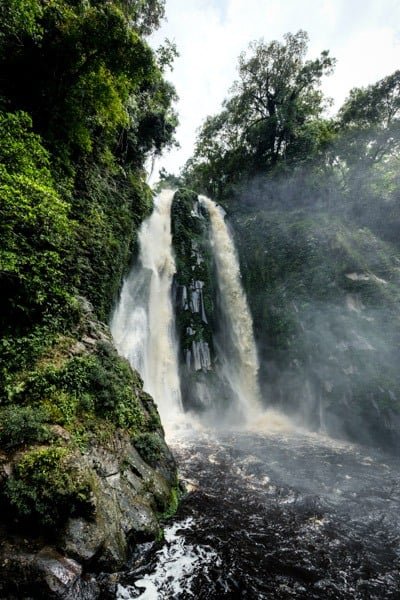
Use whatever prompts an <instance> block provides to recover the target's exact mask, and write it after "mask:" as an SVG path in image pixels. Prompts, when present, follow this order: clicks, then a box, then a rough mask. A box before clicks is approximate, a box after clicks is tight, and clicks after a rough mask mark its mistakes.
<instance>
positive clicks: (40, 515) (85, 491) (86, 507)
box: [5, 446, 92, 526]
mask: <svg viewBox="0 0 400 600" xmlns="http://www.w3.org/2000/svg"><path fill="white" fill-rule="evenodd" d="M5 494H6V497H7V498H8V501H9V503H10V504H11V506H12V508H13V509H14V510H15V512H16V513H17V515H18V516H19V517H20V518H25V517H34V518H35V519H36V520H37V522H38V523H40V524H41V525H47V526H49V525H55V524H59V523H61V522H63V521H65V520H66V519H67V518H68V517H69V516H70V515H71V514H74V513H82V512H83V513H85V514H87V513H88V512H91V511H92V505H91V486H90V483H89V480H88V477H87V476H85V473H84V472H83V471H82V470H80V469H79V468H78V467H77V466H76V465H74V464H73V461H72V456H71V455H70V454H69V452H68V450H67V449H66V448H62V447H56V446H51V447H46V448H35V449H32V450H30V451H28V452H26V453H25V454H24V455H23V456H22V458H21V459H20V461H19V462H18V463H17V465H16V466H15V468H14V472H13V474H12V476H11V477H10V478H9V479H8V481H7V483H6V489H5Z"/></svg>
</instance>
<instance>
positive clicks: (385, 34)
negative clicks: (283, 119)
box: [152, 0, 400, 172]
mask: <svg viewBox="0 0 400 600" xmlns="http://www.w3.org/2000/svg"><path fill="white" fill-rule="evenodd" d="M166 13H167V22H165V23H164V25H163V27H162V28H161V29H160V31H158V32H157V34H156V35H155V36H154V39H153V42H152V43H154V44H155V45H157V44H158V43H161V42H162V40H163V39H164V38H166V37H168V38H169V39H172V40H174V41H175V42H176V44H177V47H178V50H179V52H180V57H179V59H177V61H176V64H175V69H174V72H173V73H172V74H171V75H170V79H171V80H172V82H173V83H174V84H175V86H176V88H177V92H178V95H179V97H180V100H179V103H178V107H177V108H178V112H179V115H180V123H181V125H180V127H179V129H178V132H177V137H178V140H179V142H180V144H181V148H180V149H179V150H174V151H172V152H171V153H170V154H169V155H167V156H165V157H163V159H162V160H161V161H159V163H158V164H157V166H156V169H157V170H158V169H159V168H160V167H161V166H164V167H165V168H166V169H167V170H168V171H174V172H178V171H179V168H180V167H181V166H182V165H183V164H184V162H185V161H186V160H187V158H189V156H190V155H191V153H192V151H193V144H194V141H195V136H196V130H197V128H198V127H199V126H200V125H201V123H202V122H203V120H204V118H205V117H206V116H207V115H208V114H214V113H215V112H217V111H218V110H219V108H220V106H221V102H222V100H223V98H224V97H226V95H227V91H228V89H229V88H230V86H231V84H232V82H233V80H234V78H235V75H236V64H237V57H238V55H239V54H240V52H241V51H242V50H244V49H245V48H246V47H247V45H248V43H249V42H250V41H251V40H254V39H259V38H261V37H264V38H265V39H266V40H272V39H280V38H282V36H283V34H284V33H286V32H288V31H291V32H296V31H298V30H299V29H305V30H306V31H308V33H309V34H310V38H311V43H310V56H315V55H316V54H318V53H319V52H320V51H321V50H323V49H329V50H330V51H331V54H332V55H333V56H335V57H336V58H337V59H338V64H337V67H336V70H335V74H334V75H333V76H331V77H330V78H329V79H327V80H326V83H325V85H324V90H325V91H326V93H327V94H328V95H329V96H331V97H333V98H334V100H335V105H336V106H337V107H338V106H340V104H341V103H342V102H343V100H344V98H345V97H346V95H347V93H348V92H349V90H350V89H351V88H352V87H355V86H363V85H368V84H369V83H373V82H374V81H376V80H378V79H379V78H381V77H383V76H385V75H387V74H389V73H391V72H393V71H394V70H395V69H396V68H400V34H399V27H398V24H400V2H399V1H398V0H384V1H382V0H323V1H321V0H301V1H300V0H284V1H283V0H167V3H166Z"/></svg>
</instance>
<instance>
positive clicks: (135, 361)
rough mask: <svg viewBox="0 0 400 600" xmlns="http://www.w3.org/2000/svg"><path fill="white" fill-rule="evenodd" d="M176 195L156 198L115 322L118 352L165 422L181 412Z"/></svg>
mask: <svg viewBox="0 0 400 600" xmlns="http://www.w3.org/2000/svg"><path fill="white" fill-rule="evenodd" d="M172 199H173V192H172V191H170V190H166V191H164V192H162V193H161V194H160V195H159V196H158V197H157V198H156V200H155V205H154V210H153V213H152V215H151V216H150V217H149V218H148V219H147V220H146V221H144V222H143V224H142V226H141V228H140V232H139V248H140V253H139V260H138V264H137V265H135V266H134V268H133V269H132V271H131V273H130V275H129V277H128V278H127V280H126V281H125V283H124V285H123V288H122V292H121V298H120V301H119V303H118V306H117V308H116V310H115V312H114V315H113V318H112V321H111V331H112V334H113V337H114V340H115V343H116V346H117V348H118V350H119V351H120V352H121V354H122V355H123V356H126V358H128V360H129V361H130V363H131V364H132V366H133V367H134V368H135V369H137V370H138V371H139V373H140V374H141V376H142V377H143V381H144V389H145V390H146V391H147V392H149V394H151V395H152V396H153V397H154V398H155V400H156V402H157V404H158V408H159V411H160V413H161V417H162V419H163V422H164V423H165V422H167V421H171V420H173V419H174V417H175V416H176V415H177V414H178V413H180V412H181V397H180V384H179V375H178V362H177V347H176V341H175V336H174V316H173V308H172V302H171V284H172V278H173V276H174V273H175V262H174V257H173V253H172V240H171V204H172Z"/></svg>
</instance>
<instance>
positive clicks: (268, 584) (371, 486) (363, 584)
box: [117, 430, 400, 600]
mask: <svg viewBox="0 0 400 600" xmlns="http://www.w3.org/2000/svg"><path fill="white" fill-rule="evenodd" d="M172 448H173V450H174V452H175V455H176V457H177V459H178V461H179V465H180V469H181V474H182V476H183V477H184V478H185V479H186V480H187V483H188V489H189V490H190V491H189V493H188V494H187V495H186V497H185V498H184V499H183V502H182V504H181V507H180V509H179V511H178V514H177V515H176V516H175V518H174V521H173V522H172V523H170V524H169V525H168V526H167V528H166V530H165V542H164V543H163V544H159V545H157V544H155V545H153V546H151V545H150V546H142V547H140V548H138V549H137V551H136V554H135V556H134V557H133V559H132V563H131V567H130V572H129V573H128V574H127V575H126V576H125V577H124V579H123V580H122V581H121V583H120V586H119V588H118V593H117V598H119V599H120V600H121V599H131V598H141V599H142V600H162V599H177V600H180V599H181V600H186V599H189V598H193V599H196V600H201V599H203V600H206V599H207V600H215V599H218V598H231V599H241V598H244V599H252V600H256V599H257V600H258V599H259V600H262V599H272V598H281V599H289V598H297V599H303V600H311V599H320V598H324V599H332V600H333V599H343V600H348V599H357V600H367V599H368V600H373V599H376V600H383V599H384V600H395V599H396V600H398V599H399V598H400V483H399V482H400V468H399V465H398V464H397V462H396V461H394V460H391V459H388V458H387V457H385V456H382V455H380V454H376V453H375V454H368V453H366V451H365V450H363V449H362V448H360V447H357V446H353V445H350V444H345V443H339V442H334V441H332V440H330V439H329V438H324V437H321V436H313V435H307V434H305V433H302V434H300V433H296V431H290V430H288V431H286V432H256V431H253V432H247V433H246V432H243V431H242V432H230V433H228V432H226V433H225V434H222V433H221V432H220V433H219V434H218V435H213V434H212V433H210V432H209V433H204V432H203V433H201V432H200V433H196V431H194V430H192V431H189V432H188V433H187V434H186V436H182V435H181V436H180V437H179V438H176V439H175V440H172Z"/></svg>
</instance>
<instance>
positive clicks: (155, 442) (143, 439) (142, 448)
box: [133, 432, 164, 466]
mask: <svg viewBox="0 0 400 600" xmlns="http://www.w3.org/2000/svg"><path fill="white" fill-rule="evenodd" d="M133 444H134V446H135V448H136V450H137V451H138V452H139V454H140V456H141V457H142V458H143V460H144V461H145V462H147V463H149V465H152V466H154V465H155V464H156V463H157V462H158V461H159V460H160V458H161V455H162V451H163V447H164V445H163V442H162V441H161V439H160V437H159V436H158V435H157V434H156V433H150V432H148V433H141V434H139V435H137V436H136V437H135V438H134V440H133Z"/></svg>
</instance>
